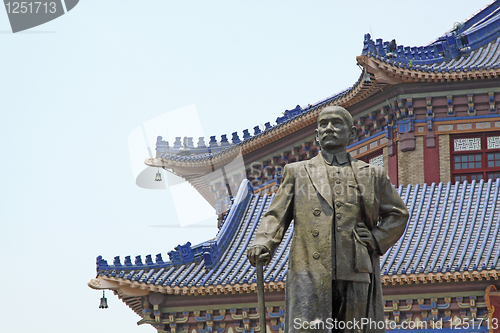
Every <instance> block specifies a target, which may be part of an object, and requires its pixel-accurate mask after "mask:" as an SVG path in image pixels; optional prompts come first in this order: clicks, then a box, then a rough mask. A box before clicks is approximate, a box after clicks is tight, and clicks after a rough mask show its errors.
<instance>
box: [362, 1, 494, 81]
mask: <svg viewBox="0 0 500 333" xmlns="http://www.w3.org/2000/svg"><path fill="white" fill-rule="evenodd" d="M499 7H500V1H499V0H497V1H493V2H492V3H490V4H489V5H488V6H486V7H485V8H483V9H482V10H480V11H479V12H477V13H476V14H474V15H473V16H472V17H470V18H469V19H467V20H466V21H464V22H462V23H458V24H456V26H455V27H454V29H452V30H450V31H448V32H447V33H446V34H444V35H443V36H441V37H439V38H438V39H436V40H435V41H434V42H432V43H430V44H428V45H425V46H413V47H410V46H403V45H395V50H394V49H391V48H390V42H383V41H382V39H377V40H376V41H375V42H374V41H373V40H372V39H371V36H370V34H366V35H365V40H364V46H363V52H362V54H363V55H367V56H371V57H374V58H376V59H379V60H382V61H383V62H386V63H388V64H391V65H394V66H396V67H400V68H411V69H413V70H420V71H423V72H429V73H438V72H470V71H478V70H489V69H496V68H498V67H499V62H500V60H499V56H500V50H499V48H498V44H499V38H500V8H499Z"/></svg>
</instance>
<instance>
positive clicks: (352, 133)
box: [349, 125, 358, 140]
mask: <svg viewBox="0 0 500 333" xmlns="http://www.w3.org/2000/svg"><path fill="white" fill-rule="evenodd" d="M357 136H358V130H357V128H356V126H354V125H353V126H351V129H350V130H349V140H354V139H356V137H357Z"/></svg>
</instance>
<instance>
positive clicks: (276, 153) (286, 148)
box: [245, 134, 316, 168]
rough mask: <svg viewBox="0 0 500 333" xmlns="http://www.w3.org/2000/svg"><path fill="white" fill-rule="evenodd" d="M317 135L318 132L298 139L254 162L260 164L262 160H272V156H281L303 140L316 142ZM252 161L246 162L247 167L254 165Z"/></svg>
mask: <svg viewBox="0 0 500 333" xmlns="http://www.w3.org/2000/svg"><path fill="white" fill-rule="evenodd" d="M315 137H316V134H313V135H309V136H308V137H306V138H304V139H302V140H299V141H296V142H294V143H292V144H290V145H288V146H286V147H285V148H283V149H280V150H278V151H275V152H274V153H272V154H269V155H266V156H264V157H263V158H260V159H258V160H257V161H253V162H252V163H256V164H259V163H261V162H264V161H268V160H270V159H271V158H273V157H275V156H279V155H280V154H281V153H282V152H284V151H291V150H292V149H293V148H295V147H297V146H298V145H302V143H303V142H308V141H310V142H314V139H315ZM252 163H250V164H245V168H247V167H251V166H252Z"/></svg>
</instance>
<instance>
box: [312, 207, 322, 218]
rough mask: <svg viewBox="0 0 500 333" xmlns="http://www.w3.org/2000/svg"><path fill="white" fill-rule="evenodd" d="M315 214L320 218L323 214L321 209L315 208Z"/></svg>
mask: <svg viewBox="0 0 500 333" xmlns="http://www.w3.org/2000/svg"><path fill="white" fill-rule="evenodd" d="M313 214H314V216H319V215H320V214H321V209H319V208H314V210H313Z"/></svg>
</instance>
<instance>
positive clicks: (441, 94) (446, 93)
mask: <svg viewBox="0 0 500 333" xmlns="http://www.w3.org/2000/svg"><path fill="white" fill-rule="evenodd" d="M489 92H494V93H498V92H500V87H490V88H477V89H462V90H450V91H439V92H430V91H429V92H426V93H418V94H402V95H397V96H395V97H392V98H390V99H388V100H387V101H389V104H391V103H392V102H395V101H396V102H397V100H398V99H407V98H425V97H445V98H446V97H447V96H449V95H452V96H453V97H455V96H463V95H465V96H467V94H487V93H489ZM371 97H372V96H371ZM371 97H369V98H371ZM369 98H368V99H369ZM387 101H385V100H384V101H383V102H381V103H379V104H377V105H375V106H372V107H371V108H368V109H366V110H365V111H363V112H361V113H359V114H357V115H356V118H354V117H353V118H354V121H356V119H357V118H359V117H368V116H369V114H370V113H371V112H373V111H377V112H379V111H380V108H381V107H383V106H387Z"/></svg>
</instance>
